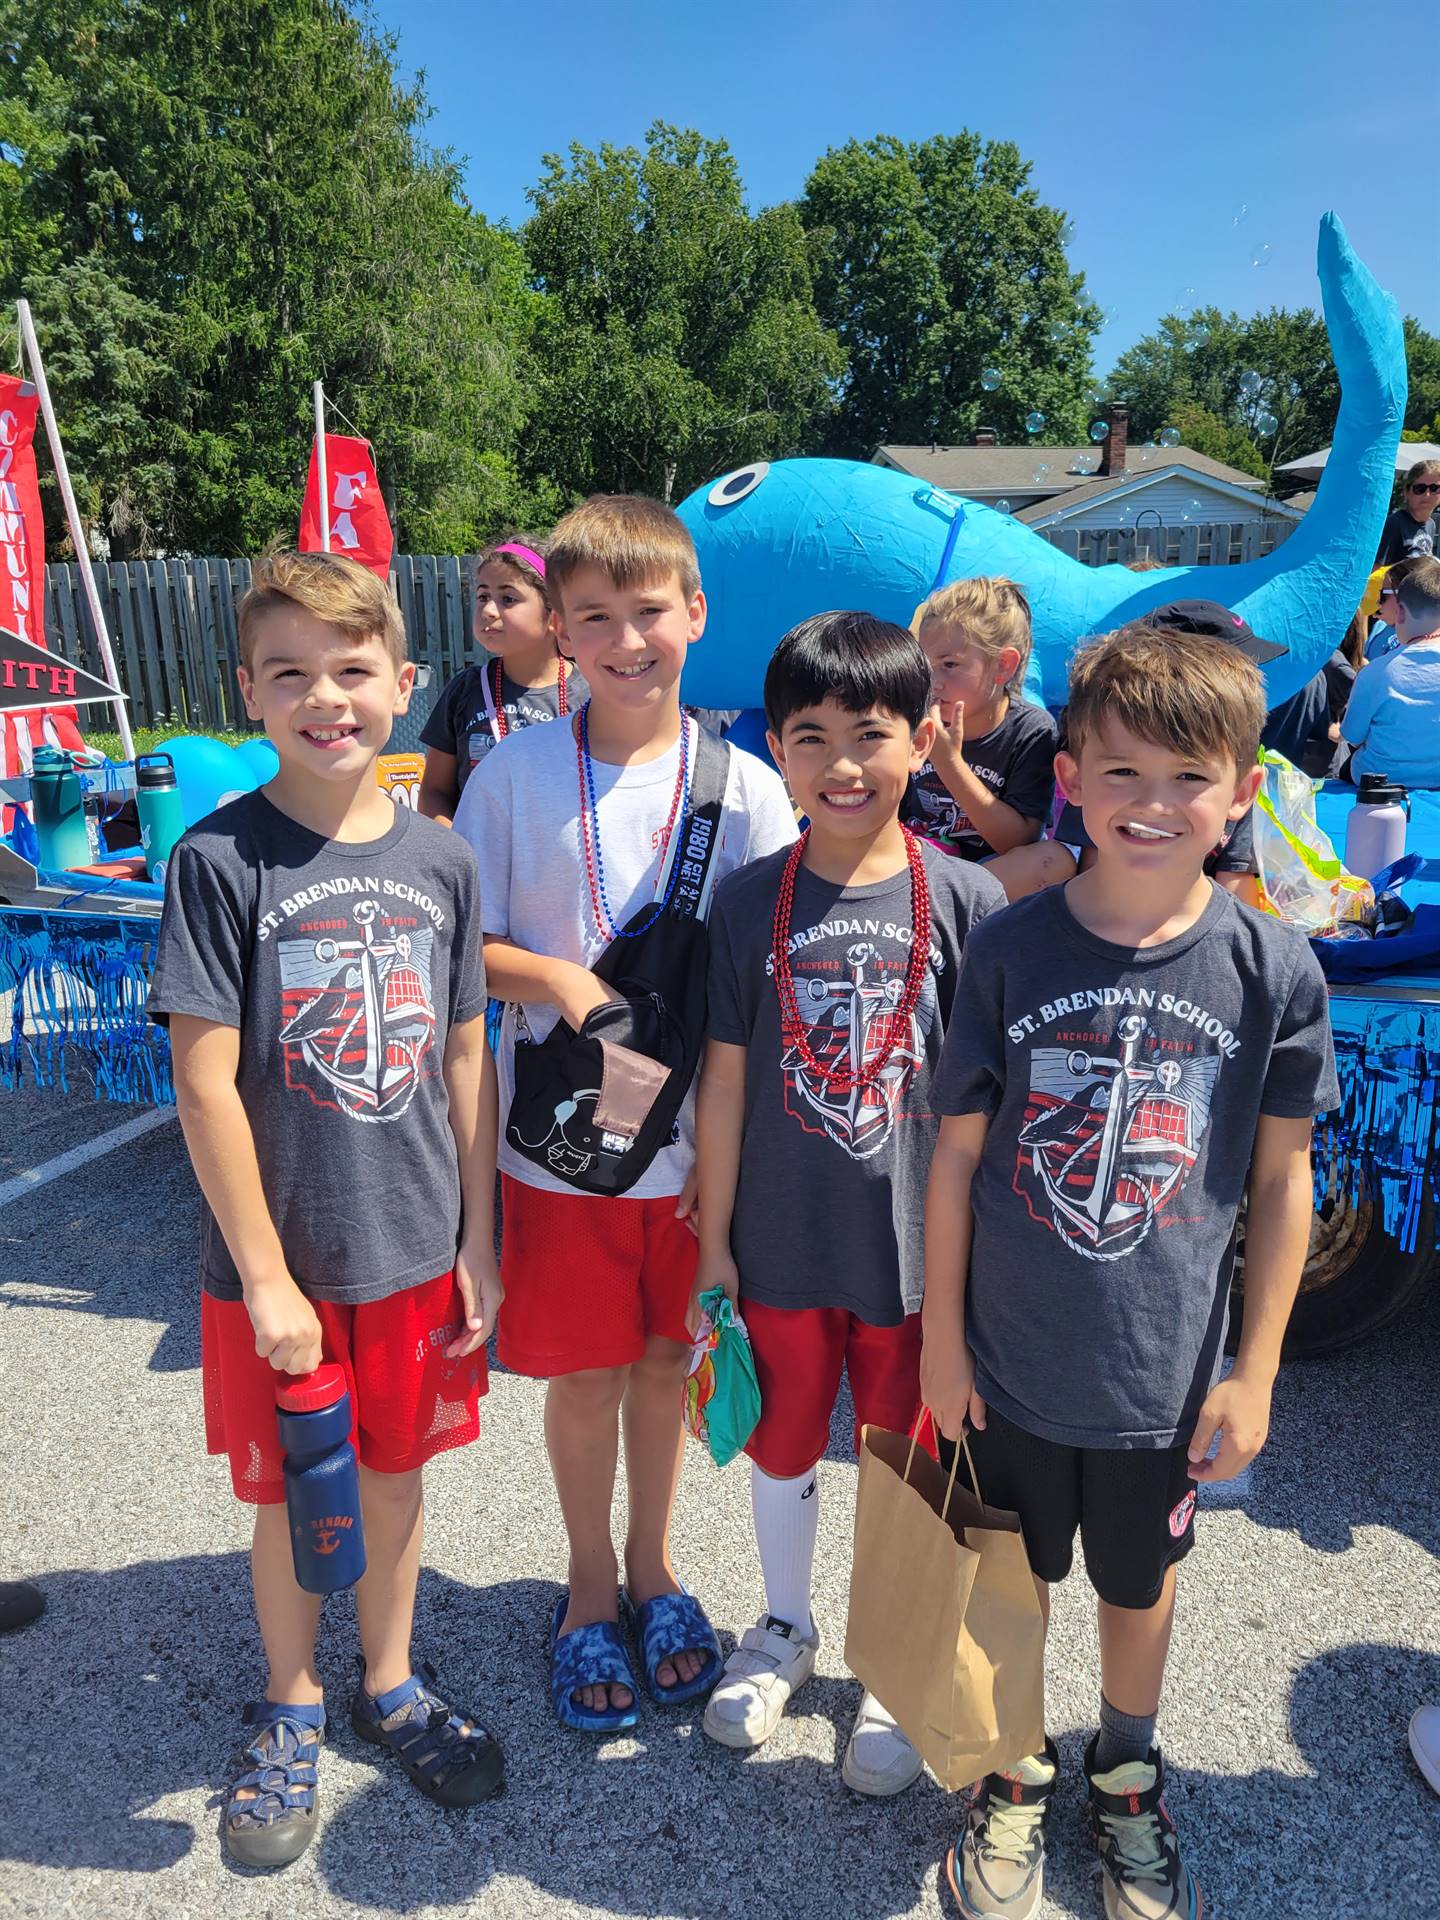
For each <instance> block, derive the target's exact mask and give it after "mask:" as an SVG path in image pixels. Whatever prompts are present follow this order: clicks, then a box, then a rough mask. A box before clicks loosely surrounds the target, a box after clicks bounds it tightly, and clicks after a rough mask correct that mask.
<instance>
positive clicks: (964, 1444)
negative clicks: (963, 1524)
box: [900, 1407, 985, 1520]
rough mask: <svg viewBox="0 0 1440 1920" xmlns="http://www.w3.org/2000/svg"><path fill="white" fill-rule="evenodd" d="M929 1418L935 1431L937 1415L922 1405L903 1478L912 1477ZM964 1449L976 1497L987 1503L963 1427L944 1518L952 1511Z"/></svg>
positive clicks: (953, 1456) (952, 1460)
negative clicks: (956, 1473)
mask: <svg viewBox="0 0 1440 1920" xmlns="http://www.w3.org/2000/svg"><path fill="white" fill-rule="evenodd" d="M927 1420H928V1421H929V1422H930V1428H931V1431H932V1432H933V1431H934V1429H935V1416H934V1414H933V1413H932V1412H931V1411H930V1409H929V1407H921V1409H920V1412H919V1414H918V1415H917V1416H916V1420H915V1425H914V1427H913V1429H912V1430H911V1434H910V1451H909V1453H907V1454H906V1456H905V1471H904V1473H902V1474H901V1476H900V1478H901V1479H902V1480H908V1479H909V1478H910V1468H911V1466H912V1465H913V1464H914V1460H915V1448H916V1445H917V1444H918V1442H919V1439H920V1429H921V1427H923V1426H924V1424H925V1422H926V1421H927ZM962 1451H963V1453H964V1455H965V1465H966V1466H967V1467H968V1468H969V1470H970V1484H971V1486H972V1487H973V1488H974V1489H975V1498H976V1499H977V1500H978V1501H979V1502H980V1504H981V1506H982V1507H983V1506H984V1504H985V1496H984V1494H982V1493H981V1491H980V1481H979V1478H978V1477H977V1475H976V1472H975V1456H974V1455H973V1454H972V1453H971V1451H970V1440H969V1436H968V1435H967V1434H966V1432H965V1429H964V1428H963V1427H962V1428H961V1429H960V1445H959V1446H958V1447H956V1448H955V1449H954V1450H953V1451H952V1453H951V1455H950V1478H949V1479H948V1480H947V1481H946V1483H945V1504H944V1506H943V1507H941V1509H940V1518H941V1519H942V1520H944V1519H945V1518H946V1517H947V1516H948V1514H949V1512H950V1496H951V1495H952V1494H953V1493H954V1491H955V1469H956V1468H957V1467H958V1466H959V1464H960V1455H961V1453H962Z"/></svg>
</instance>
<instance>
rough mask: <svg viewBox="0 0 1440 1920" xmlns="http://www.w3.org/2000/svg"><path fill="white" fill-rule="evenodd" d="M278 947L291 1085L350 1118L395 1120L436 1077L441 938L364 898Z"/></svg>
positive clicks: (411, 918)
mask: <svg viewBox="0 0 1440 1920" xmlns="http://www.w3.org/2000/svg"><path fill="white" fill-rule="evenodd" d="M345 916H346V917H345V918H344V919H343V920H342V919H340V918H339V917H338V915H333V916H332V914H331V912H330V911H329V910H327V917H326V918H325V920H324V922H323V930H322V926H321V925H320V924H315V923H312V925H311V926H310V928H309V929H308V930H307V929H306V928H305V926H304V925H303V923H302V924H301V925H299V926H297V928H296V930H295V932H294V933H291V934H288V935H287V936H286V937H285V938H284V939H282V940H280V941H279V943H278V947H279V962H280V993H281V1025H280V1045H281V1052H282V1055H283V1058H284V1062H285V1084H286V1086H288V1087H291V1088H294V1089H295V1090H297V1091H301V1090H303V1091H304V1092H306V1093H308V1094H309V1096H310V1098H311V1099H312V1100H313V1101H314V1102H315V1104H316V1105H317V1106H320V1107H331V1108H337V1109H338V1110H339V1111H340V1112H342V1113H347V1114H349V1116H350V1118H351V1119H352V1120H363V1121H384V1120H397V1119H398V1118H399V1117H400V1115H401V1114H402V1113H404V1112H405V1110H406V1109H407V1108H408V1107H409V1105H410V1102H411V1101H412V1100H413V1099H414V1097H415V1089H416V1088H417V1087H418V1086H419V1084H420V1082H421V1080H422V1079H425V1078H428V1077H429V1075H430V1074H431V1073H433V1072H434V1071H435V1065H434V1062H433V1059H432V1058H431V1055H432V1049H433V1043H434V1038H435V1003H434V998H433V995H432V991H431V971H430V967H431V949H432V945H433V942H434V934H433V933H432V931H431V929H430V928H429V927H422V926H420V925H419V924H418V923H417V921H416V919H415V918H414V916H413V915H406V914H392V913H390V912H388V911H387V910H386V909H385V908H384V907H382V905H381V903H380V902H379V901H378V900H373V899H360V900H357V901H355V902H354V904H353V905H347V907H346V908H345Z"/></svg>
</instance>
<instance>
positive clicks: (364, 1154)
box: [149, 793, 485, 1303]
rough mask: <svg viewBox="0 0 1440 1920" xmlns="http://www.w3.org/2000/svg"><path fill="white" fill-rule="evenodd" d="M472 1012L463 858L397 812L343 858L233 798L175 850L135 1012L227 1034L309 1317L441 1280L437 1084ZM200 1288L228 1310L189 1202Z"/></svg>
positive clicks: (451, 1227)
mask: <svg viewBox="0 0 1440 1920" xmlns="http://www.w3.org/2000/svg"><path fill="white" fill-rule="evenodd" d="M484 1010H485V965H484V960H483V957H482V949H481V944H480V903H479V898H478V885H477V880H476V873H475V859H474V856H473V855H472V853H471V851H470V849H469V847H467V846H466V845H465V843H464V841H463V840H460V839H458V838H457V837H456V836H455V835H454V834H453V833H451V832H449V830H448V829H447V828H444V827H437V826H436V825H435V823H434V821H432V820H427V819H425V818H424V817H423V816H422V815H421V814H418V813H413V812H412V811H411V810H410V809H409V808H408V807H397V808H396V809H395V822H394V825H393V826H392V827H391V829H390V831H389V832H388V833H387V834H386V835H385V836H384V837H383V839H380V840H371V841H367V842H365V843H363V844H360V845H354V846H352V845H349V844H346V843H344V842H341V841H333V840H324V839H322V838H321V837H320V835H319V834H316V833H311V832H310V831H309V829H308V828H306V827H302V826H300V825H299V823H298V822H297V821H294V820H292V819H290V818H289V816H288V815H287V814H283V813H281V812H280V810H279V809H278V808H277V807H274V806H272V805H271V803H270V802H269V801H268V800H267V799H266V798H265V795H264V794H263V793H247V794H245V795H244V796H243V797H242V798H240V799H238V800H233V801H231V803H230V804H229V805H228V806H225V807H221V808H220V809H219V810H218V811H217V812H215V813H212V814H211V815H210V816H209V818H208V819H205V820H202V821H201V822H200V823H199V825H198V826H195V827H192V828H191V830H190V832H189V833H187V834H186V835H185V837H184V838H183V839H182V840H181V841H180V842H179V843H178V845H177V846H176V848H175V851H174V853H173V854H172V856H171V860H170V868H169V872H168V874H167V876H166V886H165V911H164V916H163V918H162V919H161V922H160V938H159V942H158V945H157V949H156V958H155V972H154V977H153V979H152V981H151V986H150V1002H149V1012H150V1015H151V1018H152V1019H155V1020H158V1021H160V1022H161V1023H162V1024H164V1023H165V1021H166V1019H167V1017H168V1016H169V1015H170V1014H174V1013H186V1014H194V1015H196V1016H198V1017H199V1018H200V1019H202V1020H214V1021H216V1022H218V1023H219V1024H220V1025H221V1026H226V1027H238V1028H239V1029H240V1066H239V1072H238V1075H237V1078H236V1085H237V1086H238V1088H239V1091H240V1098H241V1101H242V1102H243V1104H244V1107H245V1112H246V1115H247V1117H248V1119H249V1121H250V1129H251V1132H252V1133H253V1135H254V1137H255V1152H256V1155H257V1157H258V1159H259V1162H260V1178H261V1183H262V1185H263V1186H264V1189H265V1199H266V1203H267V1205H268V1206H269V1209H270V1217H271V1219H272V1220H273V1221H274V1223H275V1229H276V1231H277V1233H278V1234H279V1236H280V1244H281V1246H282V1247H283V1248H284V1250H285V1259H286V1263H287V1265H288V1266H289V1268H290V1271H291V1273H292V1274H293V1275H294V1277H295V1279H296V1281H297V1282H298V1283H299V1285H300V1287H301V1289H302V1290H303V1291H304V1292H305V1293H306V1294H308V1295H309V1296H310V1297H311V1298H312V1299H316V1300H337V1301H342V1302H345V1303H356V1302H359V1301H364V1300H383V1299H385V1298H387V1297H388V1296H389V1295H390V1294H392V1293H401V1292H403V1291H404V1290H405V1288H407V1287H413V1286H418V1285H420V1284H421V1283H422V1282H424V1281H426V1280H432V1279H434V1278H435V1276H436V1275H437V1274H441V1273H445V1272H446V1271H448V1269H449V1268H450V1267H451V1266H453V1265H454V1261H455V1249H456V1246H457V1245H458V1243H459V1233H460V1176H459V1167H458V1165H457V1162H456V1156H455V1141H454V1136H453V1135H452V1134H451V1132H450V1120H449V1114H450V1104H449V1099H448V1096H447V1094H446V1090H445V1082H444V1080H443V1078H442V1077H441V1067H442V1065H443V1062H444V1058H445V1045H446V1041H447V1039H448V1037H449V1032H450V1028H451V1027H452V1026H456V1025H459V1024H460V1023H461V1022H463V1021H466V1020H473V1019H474V1018H475V1017H476V1016H477V1015H479V1014H482V1013H483V1012H484ZM200 1274H201V1280H202V1282H203V1284H204V1287H205V1290H206V1292H207V1293H211V1294H214V1295H215V1296H216V1298H217V1299H221V1300H238V1299H239V1298H240V1297H241V1290H240V1278H239V1275H238V1273H237V1272H236V1270H235V1263H234V1261H233V1260H232V1259H231V1258H230V1252H229V1249H228V1248H227V1247H226V1245H225V1240H224V1237H223V1235H222V1234H221V1232H220V1230H219V1227H218V1226H217V1225H216V1222H215V1218H214V1216H213V1215H212V1214H211V1212H210V1209H209V1208H208V1207H207V1206H205V1205H204V1203H203V1202H202V1206H201V1256H200Z"/></svg>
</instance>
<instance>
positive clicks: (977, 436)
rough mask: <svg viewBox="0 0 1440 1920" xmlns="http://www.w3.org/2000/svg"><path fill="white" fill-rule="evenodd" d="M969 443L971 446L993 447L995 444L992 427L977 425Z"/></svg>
mask: <svg viewBox="0 0 1440 1920" xmlns="http://www.w3.org/2000/svg"><path fill="white" fill-rule="evenodd" d="M970 444H971V446H972V447H993V446H994V445H995V444H996V441H995V429H994V427H977V428H976V429H975V431H974V433H973V434H972V435H971V438H970Z"/></svg>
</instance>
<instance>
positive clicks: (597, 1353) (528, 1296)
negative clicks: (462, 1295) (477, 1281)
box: [496, 1174, 699, 1380]
mask: <svg viewBox="0 0 1440 1920" xmlns="http://www.w3.org/2000/svg"><path fill="white" fill-rule="evenodd" d="M502 1194H503V1199H502V1206H503V1210H504V1211H503V1217H504V1232H503V1234H502V1237H501V1243H500V1278H501V1280H502V1282H503V1283H504V1287H505V1304H504V1306H503V1307H502V1308H501V1309H500V1330H499V1334H498V1336H497V1343H496V1352H497V1353H498V1354H499V1356H500V1358H501V1360H502V1361H504V1363H505V1365H506V1366H507V1367H509V1368H510V1369H511V1371H512V1372H514V1373H525V1374H529V1375H530V1376H531V1377H532V1378H534V1379H539V1380H548V1379H550V1378H552V1377H553V1376H554V1375H555V1374H557V1373H582V1372H584V1371H585V1370H586V1369H587V1368H590V1367H628V1366H629V1365H630V1364H631V1363H632V1361H635V1360H638V1359H640V1357H641V1356H642V1354H643V1353H644V1352H645V1344H646V1342H647V1341H648V1340H650V1339H652V1338H654V1337H655V1336H656V1335H657V1334H658V1335H659V1336H661V1337H662V1338H664V1339H666V1340H678V1341H680V1342H682V1343H683V1344H684V1345H686V1346H688V1345H689V1344H690V1335H689V1333H688V1332H687V1331H686V1328H685V1311H686V1308H687V1307H688V1306H689V1304H690V1290H691V1287H692V1286H693V1284H694V1280H695V1263H696V1260H697V1258H698V1256H699V1247H698V1246H697V1244H696V1240H695V1236H694V1234H693V1233H692V1232H691V1231H690V1229H689V1227H687V1226H686V1224H685V1222H684V1221H683V1220H677V1219H676V1218H675V1196H674V1195H673V1194H671V1195H669V1196H668V1198H665V1199H662V1200H627V1199H626V1198H625V1197H624V1196H623V1195H622V1196H621V1197H619V1198H618V1199H613V1200H612V1199H608V1198H606V1197H605V1196H603V1195H601V1194H592V1193H547V1192H543V1191H542V1190H541V1189H540V1188H538V1187H527V1186H526V1185H525V1183H524V1181H523V1180H512V1179H511V1177H510V1176H509V1174H506V1175H504V1176H503V1180H502Z"/></svg>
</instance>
